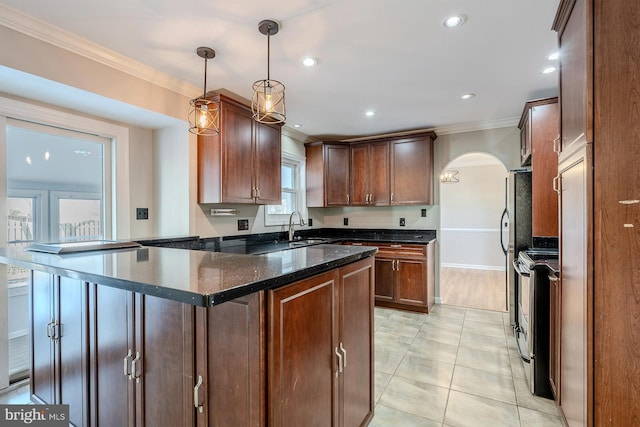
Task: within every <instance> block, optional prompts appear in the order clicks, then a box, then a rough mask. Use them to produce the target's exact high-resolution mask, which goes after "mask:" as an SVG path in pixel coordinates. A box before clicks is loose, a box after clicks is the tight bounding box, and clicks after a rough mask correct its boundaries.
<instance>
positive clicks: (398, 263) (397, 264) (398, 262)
mask: <svg viewBox="0 0 640 427" xmlns="http://www.w3.org/2000/svg"><path fill="white" fill-rule="evenodd" d="M396 271H400V260H399V259H397V260H396Z"/></svg>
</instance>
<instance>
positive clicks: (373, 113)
mask: <svg viewBox="0 0 640 427" xmlns="http://www.w3.org/2000/svg"><path fill="white" fill-rule="evenodd" d="M364 115H365V116H367V117H373V116H375V115H376V113H375V111H367V112H366V113H364Z"/></svg>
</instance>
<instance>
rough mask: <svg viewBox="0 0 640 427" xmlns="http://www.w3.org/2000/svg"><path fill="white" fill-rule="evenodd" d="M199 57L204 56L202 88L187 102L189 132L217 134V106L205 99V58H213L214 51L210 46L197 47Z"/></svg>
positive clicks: (218, 128)
mask: <svg viewBox="0 0 640 427" xmlns="http://www.w3.org/2000/svg"><path fill="white" fill-rule="evenodd" d="M196 52H197V54H198V56H199V57H201V58H204V89H203V93H202V96H201V97H198V98H195V99H192V100H191V101H190V102H189V132H191V133H195V134H196V135H217V134H219V133H220V127H219V123H220V120H219V111H220V109H219V106H218V104H217V103H215V102H213V101H211V100H208V99H207V60H208V59H213V58H215V56H216V52H215V51H214V50H213V49H211V48H210V47H199V48H198V49H197V50H196Z"/></svg>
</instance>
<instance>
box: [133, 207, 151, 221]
mask: <svg viewBox="0 0 640 427" xmlns="http://www.w3.org/2000/svg"><path fill="white" fill-rule="evenodd" d="M136 219H149V209H148V208H136Z"/></svg>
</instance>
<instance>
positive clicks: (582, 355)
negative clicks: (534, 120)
mask: <svg viewBox="0 0 640 427" xmlns="http://www.w3.org/2000/svg"><path fill="white" fill-rule="evenodd" d="M575 157H576V158H575V159H570V160H568V161H567V163H565V164H563V165H561V166H560V190H561V191H560V217H561V218H560V220H561V229H562V234H561V239H560V265H561V266H562V267H561V268H562V274H561V281H562V282H561V285H560V289H561V291H562V294H561V296H560V313H561V314H560V319H561V328H560V334H561V335H560V351H561V355H560V408H561V409H562V411H563V413H564V416H565V418H566V420H567V422H568V424H569V425H586V423H587V421H588V416H587V408H588V404H587V402H588V400H587V399H588V384H589V378H588V376H589V375H592V374H590V371H592V370H590V369H588V362H587V355H588V354H589V351H588V337H587V331H588V325H589V322H590V319H589V317H588V308H589V304H590V301H591V300H592V298H593V296H592V295H589V283H588V281H589V274H588V271H587V270H588V264H587V262H588V254H589V253H590V250H589V247H590V242H589V240H588V239H589V230H590V228H591V227H590V226H591V224H590V212H592V206H591V201H590V200H591V199H590V195H589V193H588V190H589V188H592V187H591V183H590V175H589V174H590V170H591V167H590V164H589V163H590V159H591V158H592V157H591V150H590V144H589V145H587V146H586V149H584V150H580V151H579V152H577V153H576V156H575Z"/></svg>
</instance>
